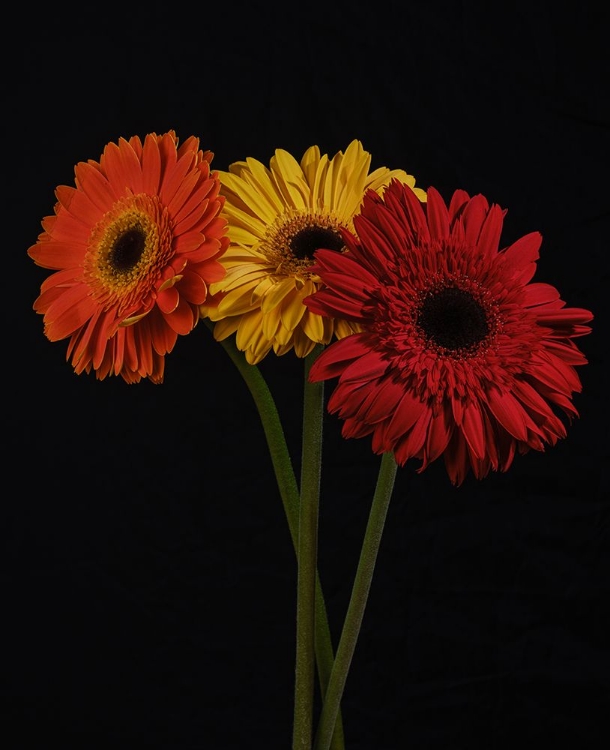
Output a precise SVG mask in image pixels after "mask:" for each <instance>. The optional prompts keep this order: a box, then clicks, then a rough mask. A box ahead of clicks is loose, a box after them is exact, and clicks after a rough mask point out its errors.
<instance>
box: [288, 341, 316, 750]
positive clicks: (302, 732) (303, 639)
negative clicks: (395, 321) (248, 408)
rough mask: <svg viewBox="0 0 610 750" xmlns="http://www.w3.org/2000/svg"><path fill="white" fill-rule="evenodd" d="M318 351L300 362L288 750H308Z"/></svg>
mask: <svg viewBox="0 0 610 750" xmlns="http://www.w3.org/2000/svg"><path fill="white" fill-rule="evenodd" d="M320 349H321V347H316V349H314V350H313V352H312V353H311V354H309V355H308V356H307V358H306V359H305V377H304V383H305V386H304V392H303V443H302V460H301V504H300V509H299V539H298V553H297V559H298V566H299V567H298V577H297V616H296V620H297V631H296V660H295V692H294V723H293V737H292V747H293V750H311V743H312V739H313V704H314V682H315V658H314V654H315V642H314V633H315V581H316V566H317V557H318V511H319V501H320V476H321V468H322V419H323V414H324V383H323V382H319V383H310V382H309V380H308V375H309V369H310V367H311V364H312V362H313V361H314V360H315V358H316V357H317V355H318V353H319V350H320Z"/></svg>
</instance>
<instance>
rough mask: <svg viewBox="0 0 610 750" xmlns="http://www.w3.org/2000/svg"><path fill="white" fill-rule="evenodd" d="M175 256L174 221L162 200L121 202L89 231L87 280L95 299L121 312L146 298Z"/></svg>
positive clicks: (148, 198) (139, 198) (135, 198)
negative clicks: (113, 306)
mask: <svg viewBox="0 0 610 750" xmlns="http://www.w3.org/2000/svg"><path fill="white" fill-rule="evenodd" d="M171 253H172V234H171V226H170V218H169V214H168V211H167V209H166V208H164V207H163V206H162V205H161V204H160V203H159V200H158V198H157V197H156V196H149V195H145V194H141V195H137V196H131V197H129V198H122V199H121V200H119V201H117V203H116V204H115V205H114V207H113V208H112V209H111V210H110V211H108V212H107V213H106V214H105V215H104V216H103V217H102V219H101V220H100V221H99V222H98V223H97V224H96V225H95V227H94V228H93V230H92V232H91V237H90V239H89V246H88V250H87V254H86V257H85V263H84V270H85V277H86V279H87V282H88V283H89V285H90V287H91V289H92V290H93V293H94V296H95V298H96V300H97V301H98V302H99V303H100V304H102V305H104V306H105V307H106V309H107V308H109V307H111V306H112V305H118V308H119V313H120V312H122V311H125V310H127V309H129V308H130V307H131V306H132V305H133V304H134V303H136V302H138V301H139V300H140V301H143V300H144V299H145V298H146V296H147V294H148V292H150V290H151V289H153V288H154V287H155V284H156V283H157V282H158V280H159V278H160V274H161V270H162V269H163V267H164V266H165V265H166V263H167V261H168V259H169V257H170V256H171Z"/></svg>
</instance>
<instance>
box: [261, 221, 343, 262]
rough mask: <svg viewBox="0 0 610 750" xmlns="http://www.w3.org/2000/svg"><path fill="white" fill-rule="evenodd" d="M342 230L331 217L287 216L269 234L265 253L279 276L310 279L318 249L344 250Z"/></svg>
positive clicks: (270, 229) (340, 225)
mask: <svg viewBox="0 0 610 750" xmlns="http://www.w3.org/2000/svg"><path fill="white" fill-rule="evenodd" d="M342 228H346V227H344V225H343V224H341V223H340V222H339V221H338V220H337V219H336V218H335V217H334V216H332V215H328V214H313V213H308V212H303V213H291V214H288V215H286V214H284V215H283V216H281V217H280V218H279V219H278V220H277V221H276V222H275V224H273V225H272V226H271V227H270V228H269V230H268V231H267V234H266V236H265V239H264V240H263V250H264V253H265V255H266V257H267V259H268V260H269V262H270V263H271V264H273V265H275V267H276V268H275V271H276V273H282V274H290V273H294V274H299V275H306V276H308V275H310V274H309V273H308V269H309V267H310V266H311V265H312V264H313V262H314V257H313V256H314V252H315V251H316V250H318V248H326V249H328V250H335V251H337V252H341V251H342V250H344V248H345V244H344V242H343V238H342V237H341V229H342Z"/></svg>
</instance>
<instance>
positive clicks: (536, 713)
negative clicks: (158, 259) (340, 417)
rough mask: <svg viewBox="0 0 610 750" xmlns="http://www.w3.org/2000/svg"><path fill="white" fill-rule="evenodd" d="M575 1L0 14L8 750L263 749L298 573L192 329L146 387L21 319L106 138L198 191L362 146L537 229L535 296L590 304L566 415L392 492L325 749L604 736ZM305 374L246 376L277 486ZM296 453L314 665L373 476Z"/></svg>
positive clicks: (602, 479) (597, 145)
mask: <svg viewBox="0 0 610 750" xmlns="http://www.w3.org/2000/svg"><path fill="white" fill-rule="evenodd" d="M593 7H594V5H593V3H591V4H588V3H578V4H577V6H574V7H570V6H567V5H566V6H560V7H556V6H555V4H554V3H550V2H549V3H537V4H536V3H533V4H532V3H521V4H513V3H511V4H502V5H499V6H493V5H492V4H489V3H484V2H480V1H473V2H454V3H451V4H449V3H448V4H446V5H438V4H434V3H409V2H407V3H398V2H386V3H383V4H380V3H373V4H370V3H365V4H362V5H361V6H360V7H357V6H356V5H352V4H350V3H344V2H338V3H325V4H319V5H317V4H308V5H307V7H306V8H303V7H301V6H296V5H295V6H290V5H288V4H287V5H286V6H273V5H270V4H256V3H248V4H243V3H233V4H228V3H227V4H223V3H215V4H214V5H206V4H204V3H199V4H196V5H195V6H183V5H178V4H165V3H147V4H143V3H142V4H140V3H131V4H129V3H128V4H126V5H123V6H121V5H116V6H113V5H106V4H99V3H93V4H90V5H87V6H79V7H78V10H77V6H76V5H74V6H70V5H69V4H68V5H67V6H66V4H61V5H60V6H56V5H55V4H54V5H53V7H52V8H49V7H46V8H45V7H42V8H37V9H36V11H35V12H34V11H32V10H30V9H29V8H28V7H27V6H25V5H23V6H22V7H19V8H17V9H15V11H14V12H15V15H14V16H13V21H12V24H11V25H10V26H9V25H6V26H5V36H6V37H7V38H6V39H5V43H8V42H9V41H10V43H11V45H12V46H11V49H12V50H13V51H11V52H10V57H9V56H8V55H7V54H6V53H4V54H5V61H4V64H3V68H4V73H3V87H4V89H5V97H4V99H5V101H4V114H3V118H2V119H3V127H4V128H5V137H4V139H3V141H4V158H3V166H4V174H3V180H4V191H5V193H4V194H5V200H4V204H5V211H4V230H5V232H6V230H7V229H8V238H6V236H5V241H4V242H5V244H4V257H5V259H6V260H7V267H6V269H5V270H6V274H5V287H4V290H5V300H6V299H7V297H6V294H7V293H8V302H9V304H8V305H7V306H5V310H4V312H5V318H4V333H5V348H4V352H3V377H4V382H5V386H4V410H3V414H4V419H3V423H4V426H5V430H4V433H5V434H4V437H5V443H4V444H5V448H4V492H3V500H2V503H1V505H0V507H1V513H2V524H1V528H2V540H1V542H2V544H1V548H0V553H1V557H0V561H1V565H0V584H1V596H2V599H1V601H2V613H1V617H2V631H1V633H0V635H1V644H2V653H1V654H0V695H1V700H0V718H1V723H0V743H2V742H3V741H4V742H3V746H4V747H5V748H7V750H9V748H14V749H15V750H17V749H20V748H30V747H36V748H46V747H51V746H53V745H54V744H55V743H58V744H59V745H60V746H62V747H71V746H75V747H79V748H88V747H92V746H100V747H109V748H110V747H113V748H114V747H129V748H140V747H142V748H168V749H169V748H171V750H186V749H187V748H189V750H190V748H193V749H194V748H215V749H216V748H218V749H221V748H222V749H224V748H246V747H251V746H259V745H261V746H263V747H265V748H269V750H275V749H276V748H277V749H278V750H285V749H286V748H289V747H290V744H291V720H292V691H293V659H294V618H295V614H294V613H295V585H296V566H295V557H294V553H293V550H292V547H291V543H290V539H289V535H288V530H287V525H286V522H285V518H284V515H283V510H282V506H281V502H280V500H279V497H278V494H277V491H276V489H275V484H274V478H273V472H272V469H271V464H270V461H269V458H268V455H267V452H266V447H265V442H264V438H263V433H262V429H261V427H260V423H259V421H258V416H257V413H256V410H255V408H254V405H253V402H252V400H251V398H250V395H249V393H248V391H247V388H246V387H245V385H244V384H243V382H242V380H241V377H240V375H239V374H238V372H237V370H236V369H235V368H234V366H233V365H232V363H231V362H230V360H229V358H228V357H227V355H226V353H225V351H224V350H223V348H222V347H221V346H220V345H219V344H216V343H214V342H213V340H212V339H211V336H210V334H209V331H208V330H207V328H205V327H204V326H199V327H198V328H197V329H196V330H195V331H194V332H193V333H192V334H190V335H189V336H187V337H183V338H181V339H180V340H179V341H178V344H177V345H176V347H175V349H174V351H173V352H172V354H171V355H170V356H168V358H167V361H166V377H165V383H164V384H163V385H161V386H153V385H152V384H150V383H148V382H143V383H140V384H138V385H132V386H128V385H126V384H125V383H124V382H123V381H122V380H121V379H119V378H109V379H107V380H104V381H103V382H99V381H97V380H96V379H95V378H94V377H93V376H85V375H83V376H76V375H74V373H73V372H72V368H71V366H70V365H69V364H68V363H66V361H65V350H66V346H65V342H60V343H53V344H52V343H50V342H49V341H47V340H46V338H45V337H44V335H43V330H42V319H41V317H40V316H38V315H36V314H35V313H34V312H33V311H32V303H33V301H34V299H35V298H36V296H37V295H38V292H39V286H40V283H41V281H42V280H43V279H44V278H45V277H46V275H47V272H45V271H43V270H42V269H39V268H37V267H36V266H35V265H34V264H33V262H32V261H31V260H30V259H29V258H28V257H27V255H26V251H27V248H28V247H29V246H30V245H31V244H33V243H34V242H35V240H36V238H37V236H38V233H39V232H40V231H41V227H40V221H41V219H42V217H43V216H45V215H48V214H50V213H52V209H53V204H54V200H55V199H54V194H53V191H54V188H55V186H56V185H58V184H62V183H63V184H73V168H74V164H75V163H76V162H78V161H81V160H86V159H89V158H94V159H98V158H99V155H100V154H101V152H102V150H103V148H104V146H105V145H106V143H107V142H108V141H116V140H117V139H118V138H119V137H120V136H124V137H129V136H131V135H135V134H138V135H140V136H141V137H143V136H144V135H145V134H146V133H148V132H157V133H162V132H165V131H166V130H168V129H174V130H176V132H177V134H178V136H179V137H180V138H181V139H182V140H184V139H185V138H187V137H188V136H189V135H191V134H194V135H198V136H199V137H200V138H201V146H202V147H203V148H210V149H211V150H212V151H214V153H215V157H214V161H213V166H215V167H216V168H219V169H226V168H227V167H228V165H229V164H230V163H231V162H232V161H236V160H239V159H243V158H245V157H246V156H253V157H255V158H258V159H259V160H261V161H263V162H265V163H267V162H268V160H269V158H270V156H271V155H272V153H273V150H274V149H275V148H278V147H282V148H285V149H287V150H289V151H291V152H292V153H293V154H294V155H295V156H297V158H299V157H300V155H301V154H302V153H303V151H304V150H305V149H306V148H307V147H308V146H310V145H312V144H314V143H317V144H318V145H319V146H320V148H321V150H322V152H323V153H328V154H330V155H333V154H334V153H335V152H336V151H337V150H339V149H345V148H346V146H347V145H348V143H349V142H350V141H351V140H352V139H353V138H359V139H360V140H362V142H363V145H364V147H365V148H366V149H367V150H368V151H370V152H371V153H372V155H373V167H377V166H382V165H385V166H389V167H392V168H398V167H402V168H405V169H407V171H409V172H411V173H412V174H414V175H415V176H416V178H417V184H418V185H419V186H421V187H424V188H425V187H428V186H430V185H434V186H435V187H437V188H438V189H439V190H440V191H441V193H442V194H443V195H444V196H445V197H447V198H448V197H449V196H450V193H451V192H452V191H453V190H454V189H456V188H458V187H459V188H464V189H466V190H468V191H469V192H470V193H471V194H474V193H478V192H481V193H483V194H485V195H486V196H487V197H488V199H489V200H490V201H492V202H497V203H499V204H500V205H502V206H503V207H505V208H507V209H508V214H507V217H506V220H505V232H504V244H508V243H509V242H511V241H514V240H515V239H517V238H518V237H520V236H521V235H523V234H525V233H527V232H530V231H540V232H541V233H542V235H543V245H542V250H541V259H540V262H539V271H538V274H537V277H536V280H539V281H546V282H548V283H551V284H554V285H555V286H557V287H558V289H559V290H560V292H561V294H562V297H563V298H564V299H565V300H566V301H567V304H568V305H570V306H574V307H587V308H589V309H591V310H592V311H593V312H594V314H595V321H594V323H593V333H592V334H591V335H590V336H588V337H586V338H584V339H580V340H579V345H580V346H581V348H582V349H583V351H584V352H585V353H586V355H587V356H588V358H589V364H588V365H587V366H585V367H582V368H579V374H580V376H581V379H582V382H583V392H582V394H580V395H576V397H575V404H576V407H577V409H578V410H579V411H580V414H581V418H580V419H579V420H577V421H575V422H574V423H573V424H572V426H571V427H570V428H569V430H568V437H567V438H566V439H565V440H563V441H561V442H560V443H559V444H558V445H557V446H555V447H554V448H552V449H549V450H548V451H547V452H546V453H538V452H532V453H530V454H528V455H526V456H522V457H518V458H517V459H516V460H515V463H514V465H513V467H512V468H511V469H510V471H509V472H508V473H506V474H494V475H491V476H489V477H488V478H487V479H485V480H483V481H480V482H478V481H476V480H474V479H472V478H469V479H468V480H467V481H466V482H465V483H464V485H463V486H462V487H461V488H459V489H456V488H454V487H452V486H451V485H450V483H449V480H448V479H447V476H446V473H445V470H444V468H443V466H442V461H439V462H436V463H435V464H433V465H432V466H431V467H430V468H429V469H427V470H426V471H425V472H424V473H422V474H417V473H416V472H415V468H416V466H415V465H414V466H411V465H408V466H407V467H405V469H403V470H401V471H400V472H399V474H398V477H397V482H396V488H395V493H394V497H393V499H392V504H391V506H390V511H389V516H388V521H387V525H386V529H385V532H384V538H383V540H382V545H381V550H380V554H379V559H378V564H377V569H376V574H375V579H374V581H373V586H372V590H371V595H370V598H369V603H368V608H367V611H366V614H365V619H364V623H363V627H362V632H361V637H360V640H359V643H358V647H357V650H356V653H355V657H354V661H353V664H352V669H351V672H350V675H349V678H348V682H347V686H346V692H345V697H344V702H343V712H344V722H345V731H346V750H395V749H397V748H402V747H408V748H426V749H427V750H441V749H442V750H446V749H447V748H451V749H452V750H479V749H481V750H483V749H484V750H492V749H493V750H504V749H505V748H513V747H520V748H523V747H529V746H544V747H546V746H548V747H555V748H557V747H571V748H579V749H580V748H584V749H587V748H598V747H602V746H604V741H607V739H608V712H609V710H610V699H609V696H610V658H609V638H608V632H609V630H608V628H609V625H610V619H609V617H608V612H607V610H606V609H605V605H606V604H607V601H608V596H609V594H610V590H609V585H608V571H609V566H608V561H609V558H608V547H609V542H610V539H609V535H608V528H609V503H608V494H607V493H608V468H607V465H608V429H607V423H608V420H609V418H610V414H609V410H608V396H607V393H608V391H607V385H606V384H607V378H608V376H607V370H606V368H607V367H608V366H609V365H610V362H609V358H608V347H607V341H608V330H609V325H610V321H608V317H607V315H608V305H607V294H608V292H607V290H608V282H609V278H608V269H609V261H608V236H609V235H610V231H609V230H610V221H609V218H610V214H609V206H610V200H609V199H610V190H609V189H608V168H609V167H610V159H609V156H610V148H609V147H610V111H609V99H608V91H609V90H610V89H609V87H608V83H609V78H608V69H609V66H608V46H607V30H606V29H605V27H604V14H605V11H602V10H601V8H600V11H599V13H598V11H595V10H593ZM491 8H497V9H496V10H495V11H493V12H492V10H491ZM15 50H16V52H15ZM15 55H16V56H15ZM7 337H8V338H7ZM302 365H303V363H302V361H300V360H297V359H296V358H295V357H293V356H291V355H287V356H285V357H282V358H273V357H268V358H267V359H266V360H265V361H264V362H263V363H262V365H261V369H262V371H263V374H264V375H265V376H266V377H267V378H268V381H269V384H270V386H271V388H272V389H273V391H274V393H275V394H276V397H277V403H278V408H279V410H280V413H281V415H282V417H283V418H284V420H285V428H286V434H287V438H288V440H289V444H290V446H291V449H292V451H293V454H294V462H295V467H296V470H297V471H298V465H299V455H298V454H299V441H300V424H301V388H302ZM328 392H330V385H329V387H328V391H327V393H328ZM324 451H325V455H324V474H323V485H322V506H321V517H320V531H319V533H320V540H319V541H320V559H319V564H320V570H321V575H322V580H323V585H324V588H325V591H326V597H327V604H328V608H329V616H330V619H331V623H332V629H333V635H334V638H335V642H336V639H337V638H338V635H339V632H340V625H341V622H342V618H343V615H344V613H345V608H346V606H347V602H348V599H349V593H350V588H351V582H352V578H353V574H354V571H355V568H356V564H357V560H358V552H359V548H360V543H361V541H362V535H363V532H364V526H365V523H366V519H367V513H368V508H369V504H370V498H371V495H372V491H373V488H374V483H375V479H376V472H377V467H378V464H379V459H378V458H377V457H375V456H373V455H372V452H371V450H370V442H369V441H368V440H367V439H363V440H360V441H353V440H352V441H345V440H343V439H342V438H341V437H340V424H339V422H338V421H337V420H335V419H334V418H331V417H327V418H326V432H325V446H324ZM604 734H605V737H604Z"/></svg>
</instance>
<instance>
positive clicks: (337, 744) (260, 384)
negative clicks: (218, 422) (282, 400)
mask: <svg viewBox="0 0 610 750" xmlns="http://www.w3.org/2000/svg"><path fill="white" fill-rule="evenodd" d="M203 321H204V323H205V325H206V326H207V328H208V329H210V330H211V331H212V332H213V329H214V324H213V323H212V322H211V321H209V320H208V319H207V318H204V319H203ZM219 343H220V344H222V346H223V348H224V350H225V351H226V353H227V354H228V355H229V357H230V358H231V361H232V362H233V364H234V365H235V366H236V367H237V369H238V371H239V373H240V375H241V376H242V378H243V379H244V381H245V383H246V385H247V386H248V389H249V391H250V394H251V395H252V398H253V399H254V403H255V405H256V408H257V411H258V413H259V416H260V420H261V423H262V426H263V431H264V433H265V437H266V440H267V445H268V447H269V454H270V456H271V462H272V464H273V469H274V472H275V478H276V481H277V486H278V489H279V492H280V497H281V499H282V504H283V506H284V513H285V514H286V520H287V521H288V529H289V531H290V536H291V539H292V543H293V546H294V549H295V552H297V551H298V547H297V545H298V529H299V505H300V498H299V489H298V486H297V481H296V478H295V475H294V470H293V467H292V461H291V459H290V454H289V452H288V447H287V445H286V439H285V436H284V430H283V428H282V424H281V421H280V418H279V415H278V412H277V407H276V405H275V401H274V399H273V396H272V395H271V392H270V391H269V387H268V386H267V383H266V381H265V379H264V377H263V376H262V374H261V372H260V370H259V369H258V367H256V366H255V365H251V364H249V363H248V362H247V361H246V358H245V356H244V354H243V352H241V351H239V349H237V347H236V346H235V344H234V342H233V341H230V340H228V339H225V340H223V341H220V342H219ZM315 597H316V603H315V620H316V622H315V651H316V663H317V667H318V679H319V683H320V692H321V695H322V699H324V697H325V696H326V686H327V685H328V681H329V679H330V674H331V670H332V665H333V661H334V658H335V653H334V649H333V645H332V639H331V635H330V628H329V624H328V616H327V612H326V603H325V601H324V594H323V592H322V584H321V582H320V577H319V575H318V573H316V592H315ZM344 746H345V745H344V734H343V721H342V717H341V714H340V713H339V715H338V716H337V721H336V724H335V732H334V734H333V739H332V744H331V750H344Z"/></svg>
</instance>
